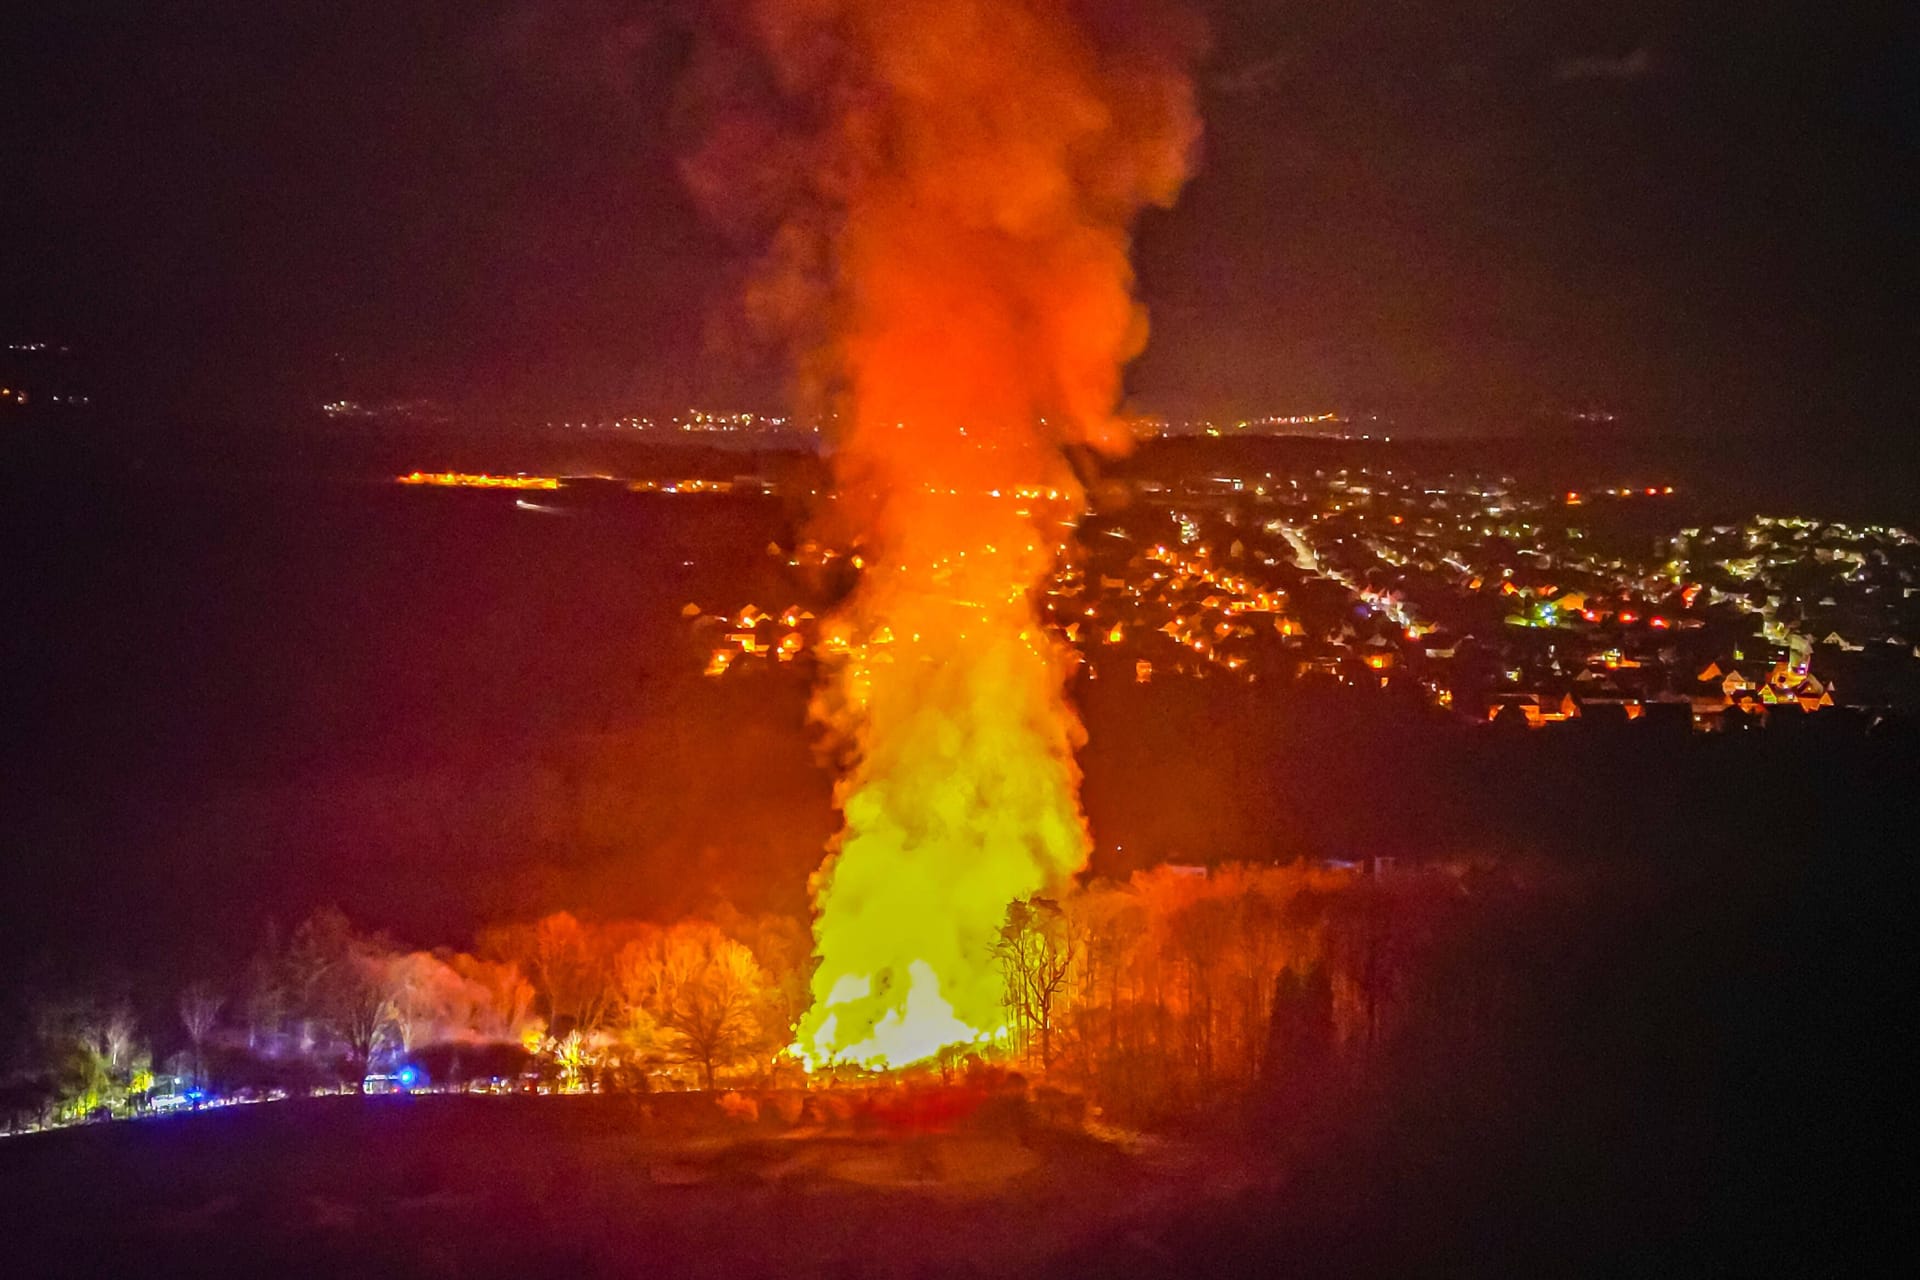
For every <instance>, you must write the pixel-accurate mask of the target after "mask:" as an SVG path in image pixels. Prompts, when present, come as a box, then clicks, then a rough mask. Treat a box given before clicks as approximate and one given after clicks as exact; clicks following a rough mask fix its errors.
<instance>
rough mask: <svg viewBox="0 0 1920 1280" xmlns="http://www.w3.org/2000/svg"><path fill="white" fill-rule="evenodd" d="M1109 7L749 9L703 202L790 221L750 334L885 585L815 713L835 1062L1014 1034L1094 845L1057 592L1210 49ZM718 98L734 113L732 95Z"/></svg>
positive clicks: (818, 994)
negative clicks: (1037, 899) (1047, 912)
mask: <svg viewBox="0 0 1920 1280" xmlns="http://www.w3.org/2000/svg"><path fill="white" fill-rule="evenodd" d="M1170 16H1171V15H1169V14H1168V13H1166V12H1165V11H1160V10H1153V9H1149V8H1144V7H1142V6H1140V5H1138V4H1129V3H1125V2H1124V0H1121V2H1113V0H1082V2H1080V3H1070V2H1067V0H741V3H739V4H738V5H737V6H735V7H733V8H730V9H729V10H728V11H727V14H726V19H725V22H724V24H723V25H724V27H725V29H726V31H727V32H728V38H727V40H726V41H725V42H724V47H725V52H724V54H723V55H722V56H719V57H716V58H714V59H711V60H709V61H708V62H707V63H706V64H705V71H704V72H703V77H704V78H703V82H702V92H703V94H704V95H705V99H704V100H705V102H706V104H707V105H709V106H711V104H713V103H716V102H717V103H718V104H719V108H718V110H716V111H713V112H712V113H711V114H710V115H709V116H708V117H707V118H706V119H705V120H704V122H703V125H702V129H701V139H700V145H699V147H698V150H697V153H696V154H695V155H694V157H693V158H692V159H691V160H690V162H689V164H688V166H687V171H688V177H689V181H690V183H691V185H692V187H693V189H694V190H695V192H696V193H697V194H698V195H699V196H700V197H701V198H702V200H703V202H704V203H706V204H707V205H708V207H709V208H710V209H712V210H714V211H715V212H716V213H719V214H722V215H725V216H726V217H728V218H729V219H730V220H733V221H737V222H740V223H746V224H750V223H751V222H752V220H753V218H754V217H755V216H758V215H762V214H765V213H766V212H767V211H768V210H772V211H774V212H773V216H772V217H771V218H769V219H768V220H767V222H766V223H765V225H764V230H765V233H766V235H767V237H768V238H767V244H768V246H769V247H768V249H767V252H766V254H765V257H764V259H763V260H762V262H761V264H760V269H759V271H758V272H757V274H756V276H755V278H754V281H753V283H752V284H751V285H750V287H749V289H748V294H747V298H748V306H749V312H750V313H751V314H752V316H753V317H754V318H755V320H756V321H758V322H759V323H760V324H762V325H764V326H767V327H768V328H770V329H772V330H774V331H776V332H778V333H780V334H781V335H783V337H784V338H785V339H786V341H787V342H788V343H789V344H790V346H791V350H792V352H793V355H794V370H795V374H796V383H797V385H798V387H799V388H800V389H801V391H802V393H803V395H804V397H805V398H806V400H807V402H808V403H809V404H810V405H811V406H812V407H813V408H814V409H815V410H816V411H819V412H822V413H824V414H826V415H827V416H828V418H829V420H830V421H831V422H832V423H833V424H834V425H833V432H834V434H833V438H832V442H831V443H832V464H833V469H834V475H835V480H836V485H837V493H836V496H835V499H834V502H833V503H832V508H833V509H832V510H831V511H830V512H828V513H824V515H825V516H826V517H827V518H829V519H830V521H831V524H832V526H833V527H834V528H835V529H837V530H840V531H842V532H843V533H844V534H849V535H851V536H853V537H856V538H857V539H858V542H859V544H860V546H861V550H862V556H863V559H864V563H865V570H864V575H863V578H862V582H861V584H860V586H859V587H858V589H857V590H856V591H855V593H854V594H853V595H852V597H851V598H850V600H849V602H848V603H847V605H846V607H845V608H844V610H843V611H842V612H841V613H840V615H839V616H838V617H837V618H836V619H835V620H834V623H833V626H832V628H831V631H832V632H833V634H834V635H835V636H836V637H837V639H838V640H839V641H841V643H842V644H843V645H844V650H843V652H842V655H841V656H840V657H839V658H838V659H837V660H836V661H835V663H834V665H833V666H832V668H831V670H830V671H829V673H828V675H827V676H826V678H825V681H824V683H823V686H822V688H821V689H820V690H819V693H818V696H817V698H816V700H815V714H816V715H817V716H818V717H819V718H820V719H821V720H822V721H823V723H825V724H826V725H828V726H829V727H830V728H831V729H832V730H834V731H835V732H836V733H837V734H838V735H839V737H840V740H841V742H842V743H843V746H844V756H843V760H842V765H843V769H842V774H841V777H840V779H839V783H838V786H837V790H836V802H837V804H838V805H839V808H840V810H841V813H842V816H843V819H844V824H843V828H842V830H841V833H840V835H839V837H838V838H837V840H836V841H835V843H834V847H833V849H832V850H831V851H830V855H829V857H828V860H827V862H826V864H825V865H824V866H823V867H822V869H821V871H820V873H819V874H818V876H817V877H816V880H815V884H814V891H815V898H816V907H817V912H818V914H817V921H816V926H815V937H816V942H817V945H818V954H819V956H820V961H821V963H820V968H819V970H818V973H817V976H816V978H815V983H814V997H815V1002H814V1005H813V1008H812V1010H811V1012H810V1013H809V1014H808V1016H807V1018H806V1020H805V1022H804V1023H803V1025H802V1028H801V1036H800V1050H801V1052H802V1053H803V1055H804V1056H805V1057H806V1058H807V1059H808V1060H809V1061H812V1062H816V1063H817V1062H822V1061H828V1060H850V1061H858V1062H864V1063H869V1064H876V1065H881V1064H884V1065H893V1066H898V1065H902V1064H904V1063H907V1062H911V1061H915V1060H918V1059H922V1058H925V1057H928V1056H931V1055H932V1054H934V1053H936V1052H937V1051H939V1050H940V1049H942V1048H945V1047H948V1046H951V1045H955V1044H966V1043H981V1042H989V1041H991V1040H992V1039H994V1038H995V1037H996V1036H998V1035H1000V1034H1002V1033H1003V1030H1004V1027H1005V1021H1006V1015H1005V1012H1004V1010H1003V1009H1002V1005H1001V989H1000V983H999V979H998V976H997V972H996V970H995V968H994V965H993V962H992V960H991V957H990V955H989V952H990V949H991V947H992V944H993V941H994V939H995V936H996V932H997V929H998V926H999V924H1000V923H1001V920H1002V919H1003V916H1004V913H1005V910H1006V907H1007V904H1008V903H1009V902H1010V901H1011V900H1012V899H1014V898H1016V897H1020V896H1024V895H1027V894H1031V893H1034V892H1036V891H1040V890H1042V889H1045V888H1047V887H1049V886H1051V885H1054V884H1057V883H1058V882H1059V881H1060V880H1061V879H1062V878H1064V877H1066V876H1068V875H1071V874H1072V873H1073V872H1074V871H1076V870H1077V869H1078V868H1080V867H1081V866H1082V865H1084V863H1085V860H1086V856H1087V853H1088V839H1087V834H1086V827H1085V822H1084V819H1083V817H1082V814H1081V810H1080V804H1079V771H1078V768H1077V766H1076V764H1075V761H1074V750H1075V748H1076V746H1077V745H1078V743H1079V740H1080V728H1079V725H1078V722H1077V720H1076V718H1075V716H1074V714H1073V711H1072V709H1071V707H1070V706H1069V705H1068V704H1067V702H1066V701H1065V699H1064V696H1063V691H1062V678H1063V670H1062V666H1061V663H1060V658H1059V655H1058V654H1057V653H1056V652H1055V651H1054V648H1053V646H1052V644H1051V642H1050V641H1049V639H1048V637H1047V635H1046V633H1045V632H1044V631H1043V629H1042V628H1041V626H1040V624H1039V621H1038V617H1037V613H1036V609H1035V602H1034V598H1033V595H1034V592H1035V591H1036V590H1037V589H1038V588H1039V586H1040V584H1041V583H1042V582H1043V580H1044V579H1045V578H1046V577H1047V576H1048V574H1049V571H1050V569H1051V568H1052V566H1053V564H1054V563H1055V559H1056V557H1057V556H1058V554H1059V552H1060V548H1061V542H1062V539H1063V538H1064V537H1065V536H1066V535H1067V534H1068V532H1069V528H1070V524H1071V521H1072V520H1073V519H1074V518H1075V517H1076V516H1077V515H1078V514H1079V512H1080V510H1081V505H1082V492H1081V488H1080V484H1079V482H1078V479H1077V477H1076V473H1075V469H1074V467H1073V466H1071V465H1070V464H1069V459H1070V457H1071V456H1084V455H1087V454H1099V453H1113V452H1116V451H1118V450H1120V449H1122V448H1124V447H1125V445H1126V443H1127V440H1128V432H1127V429H1126V427H1125V424H1124V423H1122V422H1121V421H1120V420H1118V419H1117V418H1116V416H1115V408H1116V405H1117V402H1118V400H1119V395H1120V374H1121V369H1122V367H1123V366H1124V364H1125V363H1126V362H1127V361H1128V360H1129V359H1131V358H1132V357H1133V356H1134V355H1135V354H1137V353H1138V352H1139V350H1140V348H1141V346H1142V344H1143V343H1144V342H1145V339H1146V323H1145V318H1144V315H1143V313H1142V310H1141V308H1140V307H1139V305H1138V304H1137V303H1136V302H1135V300H1134V298H1133V292H1132V285H1133V275H1132V270H1131V268H1130V266H1129V264H1128V247H1129V228H1130V226H1131V224H1132V221H1133V219H1134V217H1135V215H1136V214H1137V213H1138V212H1139V211H1140V209H1141V208H1142V207H1143V206H1147V205H1166V204H1169V203H1171V202H1172V200H1173V199H1174V197H1175V195H1176V193H1177V192H1178V190H1179V188H1180V185H1181V183H1182V181H1183V180H1184V178H1185V176H1186V173H1187V170H1188V166H1189V163H1190V157H1191V155H1192V152H1193V148H1194V144H1195V140H1196V137H1197V132H1198V125H1197V119H1196V116H1195V112H1194V104H1193V93H1192V86H1191V83H1190V81H1189V78H1188V75H1187V67H1188V65H1189V63H1190V61H1191V59H1192V56H1193V54H1194V52H1195V44H1196V41H1195V40H1194V39H1193V32H1192V29H1191V27H1190V26H1185V25H1182V24H1181V23H1180V22H1179V21H1177V20H1169V19H1170ZM716 89H717V90H718V92H717V93H716V92H715V91H716Z"/></svg>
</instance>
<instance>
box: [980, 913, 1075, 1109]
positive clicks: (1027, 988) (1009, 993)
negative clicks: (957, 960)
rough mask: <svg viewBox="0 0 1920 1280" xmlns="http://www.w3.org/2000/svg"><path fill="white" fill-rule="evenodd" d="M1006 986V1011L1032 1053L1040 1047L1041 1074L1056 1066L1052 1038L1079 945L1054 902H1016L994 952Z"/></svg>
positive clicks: (1001, 931) (1001, 930)
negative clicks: (1034, 1044)
mask: <svg viewBox="0 0 1920 1280" xmlns="http://www.w3.org/2000/svg"><path fill="white" fill-rule="evenodd" d="M993 954H994V956H995V957H996V958H997V959H998V960H999V961H1000V972H1001V975H1002V976H1003V977H1004V979H1005V981H1006V996H1005V999H1006V1004H1007V1012H1008V1014H1009V1015H1011V1017H1012V1018H1013V1022H1014V1025H1015V1027H1016V1028H1017V1029H1018V1030H1019V1031H1020V1034H1021V1037H1022V1039H1023V1040H1025V1041H1026V1043H1027V1045H1028V1048H1029V1051H1031V1048H1032V1044H1033V1041H1034V1039H1035V1037H1038V1039H1039V1042H1040V1069H1041V1070H1042V1071H1045V1070H1046V1069H1047V1068H1048V1067H1050V1066H1052V1064H1053V1034H1054V1030H1055V1027H1056V1026H1057V1025H1058V1020H1059V1015H1060V1013H1061V1011H1062V1008H1063V1006H1064V1004H1065V996H1066V991H1067V976H1068V975H1069V974H1070V973H1072V972H1073V960H1074V954H1075V945H1074V937H1073V931H1072V930H1071V929H1069V928H1068V927H1067V918H1066V915H1065V913H1063V912H1062V911H1061V910H1060V904H1059V903H1058V902H1055V901H1054V900H1053V899H1051V898H1038V897H1036V898H1025V899H1016V900H1015V901H1014V902H1012V903H1011V904H1009V905H1008V907H1007V918H1006V922H1005V923H1004V924H1002V925H1001V926H1000V937H999V940H998V941H997V942H995V943H994V947H993Z"/></svg>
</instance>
